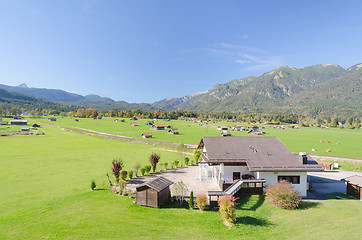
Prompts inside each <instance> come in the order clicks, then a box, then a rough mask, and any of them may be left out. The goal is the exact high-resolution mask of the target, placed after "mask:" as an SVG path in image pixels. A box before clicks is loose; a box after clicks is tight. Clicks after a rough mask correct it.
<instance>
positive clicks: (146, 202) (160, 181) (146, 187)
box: [136, 177, 173, 208]
mask: <svg viewBox="0 0 362 240" xmlns="http://www.w3.org/2000/svg"><path fill="white" fill-rule="evenodd" d="M172 184H173V182H172V181H170V180H168V179H167V178H164V177H159V178H156V179H154V180H152V181H150V182H147V183H144V184H142V185H140V186H138V187H137V188H136V191H137V192H136V204H138V205H141V206H147V207H155V208H159V207H161V206H162V205H164V204H165V203H166V202H167V199H168V195H169V193H170V188H169V187H170V185H172Z"/></svg>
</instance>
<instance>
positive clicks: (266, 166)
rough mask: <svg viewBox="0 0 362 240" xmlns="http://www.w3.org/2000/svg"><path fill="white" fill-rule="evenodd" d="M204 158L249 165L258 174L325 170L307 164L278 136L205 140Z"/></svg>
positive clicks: (311, 162) (202, 142) (214, 161)
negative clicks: (263, 172)
mask: <svg viewBox="0 0 362 240" xmlns="http://www.w3.org/2000/svg"><path fill="white" fill-rule="evenodd" d="M201 147H205V148H206V152H205V153H203V156H204V159H205V160H206V161H207V162H209V163H211V164H220V163H246V164H247V166H248V167H249V170H250V171H252V172H255V171H258V172H262V171H293V172H296V171H303V172H305V171H322V167H320V166H319V165H318V164H317V163H316V162H315V161H308V164H303V163H301V162H300V161H299V159H298V155H294V154H293V153H291V152H290V151H289V149H288V148H287V147H286V146H285V145H284V144H283V143H282V142H281V141H280V140H279V139H278V138H277V137H230V138H223V137H203V138H202V140H201V142H200V144H199V148H201Z"/></svg>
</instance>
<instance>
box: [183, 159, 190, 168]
mask: <svg viewBox="0 0 362 240" xmlns="http://www.w3.org/2000/svg"><path fill="white" fill-rule="evenodd" d="M189 162H190V158H188V157H185V158H184V163H185V166H187V165H189Z"/></svg>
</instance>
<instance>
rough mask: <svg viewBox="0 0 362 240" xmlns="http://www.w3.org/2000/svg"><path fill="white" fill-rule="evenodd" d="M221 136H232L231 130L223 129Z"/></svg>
mask: <svg viewBox="0 0 362 240" xmlns="http://www.w3.org/2000/svg"><path fill="white" fill-rule="evenodd" d="M221 136H223V137H230V136H231V132H230V131H226V130H223V131H222V132H221Z"/></svg>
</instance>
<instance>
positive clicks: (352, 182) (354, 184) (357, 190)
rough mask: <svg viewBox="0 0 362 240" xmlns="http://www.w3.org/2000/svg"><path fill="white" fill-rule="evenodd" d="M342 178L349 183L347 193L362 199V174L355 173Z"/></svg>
mask: <svg viewBox="0 0 362 240" xmlns="http://www.w3.org/2000/svg"><path fill="white" fill-rule="evenodd" d="M342 180H344V181H345V182H346V183H347V194H348V195H351V196H353V197H355V198H357V199H360V200H362V176H358V175H354V176H351V177H348V178H344V179H342Z"/></svg>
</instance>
